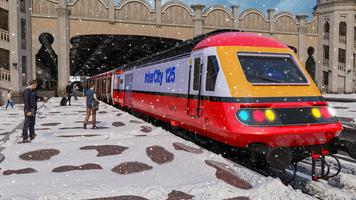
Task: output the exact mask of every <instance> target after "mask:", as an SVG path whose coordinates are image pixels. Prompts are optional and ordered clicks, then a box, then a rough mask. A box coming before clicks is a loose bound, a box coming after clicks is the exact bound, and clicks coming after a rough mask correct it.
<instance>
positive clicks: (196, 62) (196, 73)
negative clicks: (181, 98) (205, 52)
mask: <svg viewBox="0 0 356 200" xmlns="http://www.w3.org/2000/svg"><path fill="white" fill-rule="evenodd" d="M200 68H201V66H200V58H195V59H194V79H193V90H199V85H200Z"/></svg>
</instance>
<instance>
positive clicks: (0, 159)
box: [0, 153, 5, 163]
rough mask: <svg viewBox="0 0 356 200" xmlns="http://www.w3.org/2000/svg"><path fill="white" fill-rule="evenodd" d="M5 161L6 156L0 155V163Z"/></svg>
mask: <svg viewBox="0 0 356 200" xmlns="http://www.w3.org/2000/svg"><path fill="white" fill-rule="evenodd" d="M4 160H5V156H4V154H2V153H0V163H1V162H2V161H4Z"/></svg>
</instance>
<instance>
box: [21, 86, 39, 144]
mask: <svg viewBox="0 0 356 200" xmlns="http://www.w3.org/2000/svg"><path fill="white" fill-rule="evenodd" d="M36 88H37V81H36V80H33V81H30V83H29V84H28V86H27V87H26V89H25V90H24V92H23V100H24V104H25V106H24V113H25V122H24V124H23V129H22V139H23V143H28V142H30V140H33V139H35V137H36V134H35V122H36V112H37V101H38V99H39V97H38V96H37V95H36V93H35V92H34V91H35V89H36ZM28 131H30V140H29V139H28V136H29V135H28Z"/></svg>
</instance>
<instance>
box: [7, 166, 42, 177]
mask: <svg viewBox="0 0 356 200" xmlns="http://www.w3.org/2000/svg"><path fill="white" fill-rule="evenodd" d="M36 172H37V171H36V170H35V169H33V168H24V169H18V170H6V171H4V172H3V173H2V174H3V175H4V176H8V175H12V174H32V173H36Z"/></svg>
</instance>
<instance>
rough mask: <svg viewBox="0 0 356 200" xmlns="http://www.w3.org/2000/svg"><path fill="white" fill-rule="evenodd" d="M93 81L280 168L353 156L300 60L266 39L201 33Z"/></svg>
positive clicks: (105, 96)
mask: <svg viewBox="0 0 356 200" xmlns="http://www.w3.org/2000/svg"><path fill="white" fill-rule="evenodd" d="M91 83H95V85H96V91H97V93H98V96H99V98H100V99H102V100H104V101H107V102H109V103H112V104H113V105H118V106H121V107H125V108H127V109H132V110H134V111H136V112H140V113H144V114H146V115H149V116H151V117H154V118H156V119H159V120H161V121H164V122H168V123H170V124H171V125H172V126H178V127H181V128H184V129H188V130H192V131H194V132H197V133H199V134H201V135H203V136H205V137H208V138H211V139H213V140H216V141H219V142H222V143H225V144H227V145H230V146H232V147H236V148H244V149H245V148H246V149H250V150H253V151H256V152H260V153H261V154H262V155H263V156H264V157H265V158H266V159H267V161H268V163H269V164H271V165H274V166H276V167H279V168H280V167H282V168H283V167H287V166H288V165H289V164H291V163H296V162H299V161H300V160H302V159H304V158H306V157H308V156H311V155H312V154H313V156H314V157H315V158H316V156H315V155H318V156H319V157H322V156H325V155H328V154H329V152H330V151H331V150H335V149H343V150H345V151H347V152H348V153H349V154H350V156H352V157H353V158H355V157H356V152H355V151H356V150H355V149H356V145H355V144H354V143H348V142H345V141H342V140H340V139H339V138H338V136H339V134H340V132H341V130H342V125H341V124H340V123H339V122H338V121H337V120H336V119H335V118H334V117H333V116H332V115H331V114H330V113H329V111H328V109H327V103H326V102H325V101H324V99H323V97H322V96H321V93H320V91H319V90H318V88H317V86H316V85H315V83H314V82H313V80H312V79H311V77H310V76H309V75H308V73H307V71H306V70H305V68H304V67H303V65H302V63H301V62H300V61H299V59H298V57H297V56H296V55H295V53H294V52H293V51H292V50H291V49H290V48H288V47H287V46H286V45H284V44H283V43H281V42H279V41H277V40H274V39H271V38H268V37H264V36H260V35H256V34H252V33H243V32H237V31H216V32H212V33H208V34H204V35H201V36H198V37H196V38H194V39H192V40H188V41H185V42H183V43H181V44H180V45H178V46H176V47H174V48H172V49H169V50H166V51H164V52H160V53H159V54H155V55H152V56H150V57H147V58H143V59H141V60H138V61H136V62H133V63H130V64H128V65H126V66H124V67H120V68H118V69H115V70H113V71H110V72H107V73H103V74H99V75H96V76H94V77H91V78H89V79H88V80H87V81H86V85H87V86H88V85H89V84H91ZM276 160H278V163H276V162H275V161H276ZM281 163H282V164H281Z"/></svg>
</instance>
